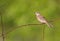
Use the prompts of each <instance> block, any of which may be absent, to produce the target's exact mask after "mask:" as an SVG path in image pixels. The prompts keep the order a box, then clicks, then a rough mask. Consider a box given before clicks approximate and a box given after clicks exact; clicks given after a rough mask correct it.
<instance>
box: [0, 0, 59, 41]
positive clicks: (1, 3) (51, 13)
mask: <svg viewBox="0 0 60 41" xmlns="http://www.w3.org/2000/svg"><path fill="white" fill-rule="evenodd" d="M36 11H39V12H41V14H42V15H43V16H45V17H46V19H47V20H48V21H52V22H51V23H52V24H53V25H54V28H48V27H47V25H43V24H42V25H30V26H24V27H19V28H18V26H20V25H24V24H39V23H40V22H38V21H37V19H36V17H35V14H34V12H36ZM0 16H2V21H3V27H4V31H5V33H7V32H9V31H11V30H12V31H11V32H9V33H8V34H6V37H5V41H60V0H0ZM15 28H16V29H15ZM43 28H45V29H44V33H43ZM13 29H14V30H13ZM1 32H2V27H1V17H0V33H1ZM0 35H1V34H0ZM43 35H44V37H43ZM43 39H44V40H43Z"/></svg>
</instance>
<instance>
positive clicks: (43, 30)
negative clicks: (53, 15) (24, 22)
mask: <svg viewBox="0 0 60 41" xmlns="http://www.w3.org/2000/svg"><path fill="white" fill-rule="evenodd" d="M44 34H45V26H44V27H42V41H45V40H44V38H45V36H44Z"/></svg>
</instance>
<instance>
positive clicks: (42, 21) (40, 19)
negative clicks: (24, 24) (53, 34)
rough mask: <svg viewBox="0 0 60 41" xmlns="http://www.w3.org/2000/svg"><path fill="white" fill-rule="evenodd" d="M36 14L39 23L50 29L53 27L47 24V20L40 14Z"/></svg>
mask: <svg viewBox="0 0 60 41" xmlns="http://www.w3.org/2000/svg"><path fill="white" fill-rule="evenodd" d="M35 14H36V18H37V20H38V21H39V22H41V23H44V24H46V25H47V26H48V27H49V28H51V27H53V26H52V25H51V24H49V23H48V22H47V20H46V19H45V18H44V17H43V16H42V15H41V14H40V13H39V12H35Z"/></svg>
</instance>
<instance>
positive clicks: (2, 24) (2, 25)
mask: <svg viewBox="0 0 60 41" xmlns="http://www.w3.org/2000/svg"><path fill="white" fill-rule="evenodd" d="M1 27H2V40H3V41H4V39H5V38H4V23H3V17H2V15H1Z"/></svg>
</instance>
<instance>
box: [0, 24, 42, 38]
mask: <svg viewBox="0 0 60 41" xmlns="http://www.w3.org/2000/svg"><path fill="white" fill-rule="evenodd" d="M32 25H34V26H35V25H42V24H25V25H21V26H16V27H15V28H14V29H12V30H10V31H8V32H7V33H5V34H4V36H5V35H6V34H8V33H10V32H12V31H14V30H16V29H18V28H21V27H24V26H32ZM0 37H1V36H0Z"/></svg>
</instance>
